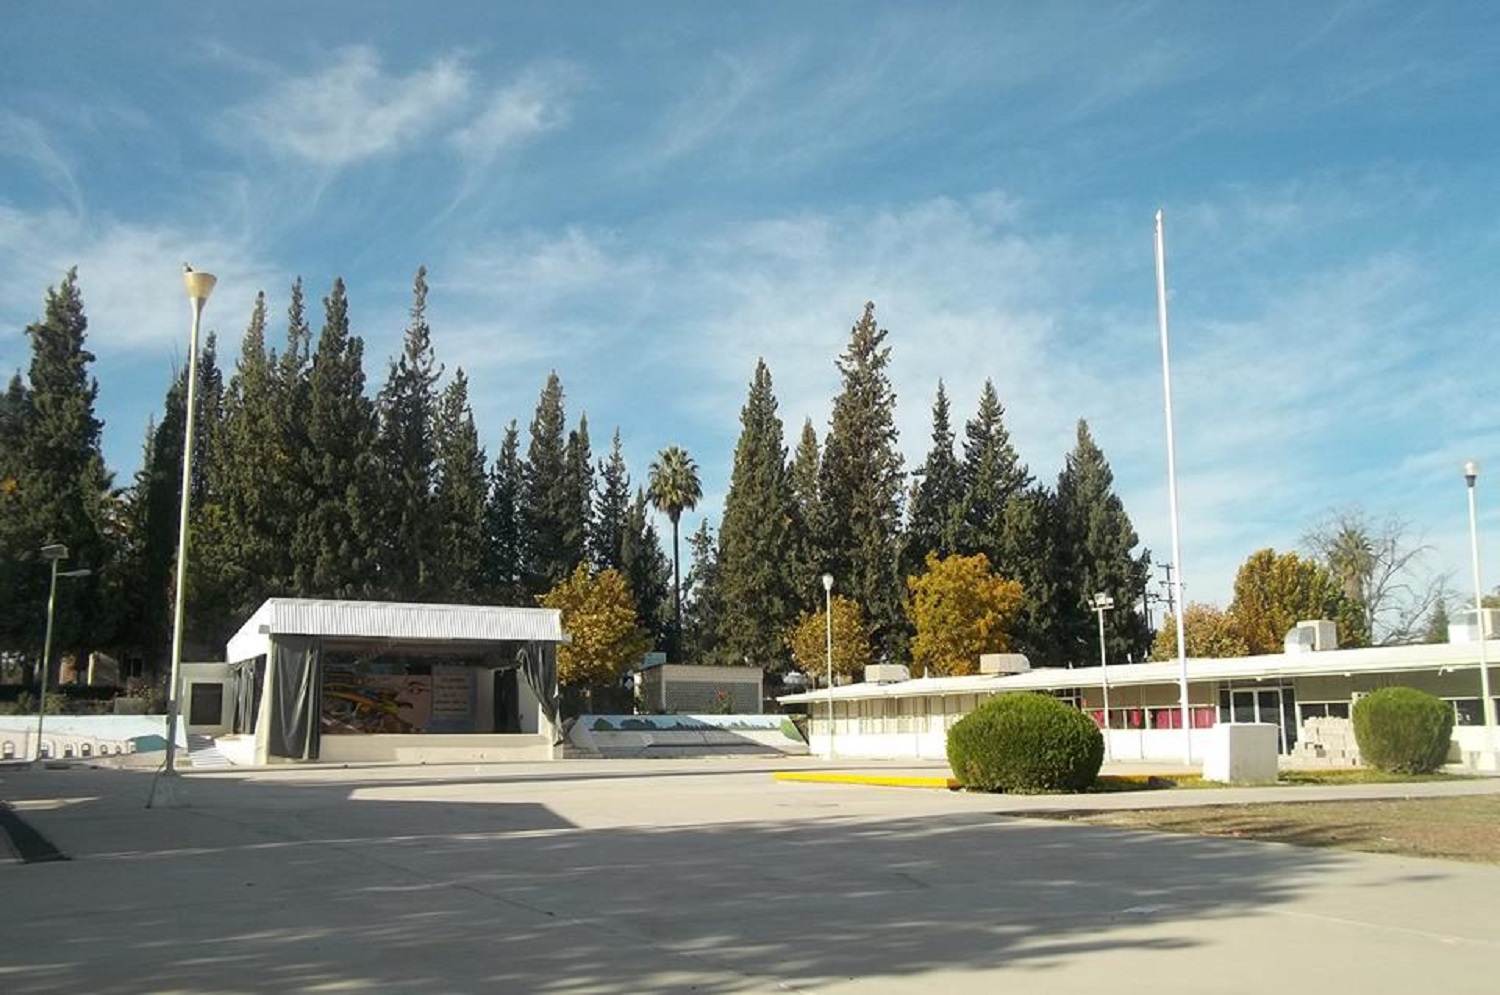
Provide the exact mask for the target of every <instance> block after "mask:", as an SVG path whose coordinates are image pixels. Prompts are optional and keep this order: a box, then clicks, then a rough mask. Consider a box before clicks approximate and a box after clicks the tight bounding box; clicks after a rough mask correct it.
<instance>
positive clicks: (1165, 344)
mask: <svg viewBox="0 0 1500 995" xmlns="http://www.w3.org/2000/svg"><path fill="white" fill-rule="evenodd" d="M1156 320H1157V324H1158V325H1159V326H1160V328H1161V383H1162V399H1163V405H1162V407H1163V408H1164V409H1165V411H1166V418H1167V506H1168V508H1169V509H1170V511H1171V516H1172V562H1173V563H1174V564H1175V565H1176V567H1177V570H1176V572H1175V573H1174V574H1173V575H1172V577H1173V584H1172V592H1171V597H1172V600H1173V602H1174V605H1173V611H1174V612H1175V613H1176V621H1177V686H1178V694H1179V696H1180V697H1181V699H1182V762H1183V763H1185V764H1189V765H1191V764H1192V762H1193V722H1192V715H1191V714H1190V710H1189V708H1188V667H1187V629H1186V627H1185V624H1184V620H1183V617H1182V616H1183V604H1182V537H1181V535H1180V533H1179V531H1178V528H1177V441H1176V438H1175V436H1174V434H1173V428H1172V349H1171V344H1170V342H1169V341H1168V337H1167V243H1166V234H1165V233H1164V232H1163V230H1162V217H1161V211H1157V212H1156Z"/></svg>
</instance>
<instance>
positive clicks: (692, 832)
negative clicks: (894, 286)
mask: <svg viewBox="0 0 1500 995" xmlns="http://www.w3.org/2000/svg"><path fill="white" fill-rule="evenodd" d="M765 776H766V777H767V779H768V775H765ZM500 780H503V779H500ZM391 783H393V782H379V785H380V786H382V787H385V786H389V785H390V784H391ZM395 783H399V782H395ZM423 783H426V784H434V783H443V782H430V781H429V782H423ZM145 788H146V778H145V777H144V776H142V775H138V774H128V773H121V772H103V771H93V772H86V773H82V772H81V773H79V774H71V773H70V774H65V775H59V776H55V777H53V778H51V779H50V780H48V781H45V782H43V781H41V780H36V781H32V782H28V781H27V780H26V779H25V778H24V777H10V778H6V779H4V780H0V794H3V795H4V797H5V798H7V799H8V800H10V801H12V802H15V803H17V805H18V808H19V809H20V810H21V811H22V814H23V815H24V816H25V818H27V820H28V821H30V822H32V823H33V824H34V825H36V826H37V827H38V828H39V829H41V830H42V831H43V832H44V833H46V834H48V835H49V836H51V837H53V838H54V839H55V840H56V841H57V842H58V843H59V844H60V845H62V846H63V847H64V848H66V849H69V851H70V852H71V853H72V855H73V857H74V859H73V860H72V861H71V862H68V863H60V864H49V865H26V866H22V865H19V864H16V865H9V866H7V865H5V864H0V891H3V893H4V894H5V895H6V896H7V900H6V901H5V902H4V903H0V905H3V911H0V927H3V931H4V937H5V940H4V942H5V944H6V948H7V958H6V961H7V965H6V966H5V967H4V968H3V970H0V988H4V990H5V991H7V992H9V993H11V995H20V993H40V992H78V991H90V992H93V993H96V995H121V993H127V992H144V991H174V992H189V991H191V992H238V991H293V990H308V989H313V988H318V987H326V988H328V989H329V990H332V989H334V988H338V989H340V990H350V991H366V992H368V991H386V992H442V991H505V992H583V991H588V992H601V993H622V995H623V993H639V992H659V991H675V990H691V991H696V992H703V993H717V992H732V991H745V990H777V989H778V988H779V989H781V990H786V989H797V988H801V987H812V986H819V985H826V984H830V983H834V982H836V981H837V980H838V979H852V978H859V979H883V981H885V982H886V983H888V984H893V985H894V986H895V987H901V983H902V982H903V980H904V981H905V983H906V984H909V985H911V986H912V990H918V989H920V988H923V987H926V986H927V985H928V984H929V983H931V981H932V979H930V978H928V977H927V976H928V975H930V974H933V973H934V972H944V973H949V974H952V973H957V974H959V975H963V974H968V973H970V972H984V971H989V970H993V969H995V968H998V967H1002V966H1006V967H1011V968H1015V967H1022V968H1025V969H1026V970H1028V971H1033V972H1035V978H1036V982H1035V990H1043V989H1044V988H1045V987H1046V984H1047V982H1046V977H1047V972H1048V971H1049V970H1051V969H1053V968H1056V967H1058V966H1059V965H1061V964H1063V963H1064V962H1066V961H1068V960H1070V959H1073V958H1077V957H1079V956H1080V955H1083V954H1086V953H1087V954H1099V953H1115V954H1119V953H1124V952H1127V951H1173V950H1183V949H1187V948H1190V947H1193V946H1195V945H1197V944H1199V943H1201V942H1202V940H1201V933H1200V932H1198V931H1197V929H1196V928H1195V927H1196V926H1197V925H1198V924H1201V923H1202V922H1203V921H1205V920H1210V919H1214V918H1220V917H1228V916H1239V915H1244V914H1246V913H1252V912H1255V911H1256V910H1261V909H1266V908H1268V907H1273V906H1276V905H1278V904H1279V903H1282V902H1285V901H1286V900H1288V898H1289V897H1290V896H1292V895H1293V894H1295V893H1296V892H1297V891H1298V890H1299V889H1302V888H1304V887H1307V886H1308V884H1309V882H1311V881H1313V880H1314V879H1315V878H1316V876H1317V874H1318V872H1319V869H1320V867H1322V866H1324V865H1325V864H1326V863H1328V862H1335V861H1337V860H1339V859H1340V858H1339V857H1337V856H1335V855H1326V854H1321V853H1318V852H1312V851H1293V850H1290V849H1284V848H1276V847H1254V846H1250V847H1247V846H1243V845H1239V844H1236V843H1234V842H1232V841H1217V840H1205V839H1199V838H1192V837H1173V836H1158V835H1152V834H1146V833H1135V832H1124V831H1119V830H1112V829H1104V828H1098V827H1090V826H1083V825H1057V824H1049V823H1039V822H1035V821H1026V820H1019V819H1012V818H1008V817H1003V816H996V815H993V814H987V813H984V812H981V811H975V810H969V811H961V812H953V813H946V814H941V815H937V816H924V817H919V818H916V817H913V818H897V819H884V820H881V819H874V818H871V817H869V816H863V817H858V818H854V817H844V816H841V815H839V814H838V813H837V810H835V811H834V812H833V813H832V814H828V813H813V814H806V813H804V814H801V815H799V816H796V817H792V818H787V819H782V818H779V817H778V818H762V819H756V820H750V821H740V822H727V823H718V824H702V825H692V826H687V827H667V828H664V827H646V828H642V827H639V826H636V827H631V826H628V825H622V826H620V827H617V828H603V829H597V828H596V829H589V828H581V827H579V826H577V825H575V824H574V823H572V822H570V821H569V820H567V819H565V818H562V817H560V816H559V815H558V814H557V813H556V812H554V811H552V809H551V808H550V807H549V806H547V805H545V804H536V803H532V802H524V801H507V800H506V799H505V797H504V795H503V793H502V794H500V795H497V796H496V798H495V799H494V800H492V801H485V802H464V801H431V802H423V801H405V800H403V801H390V800H365V799H351V791H352V782H343V783H318V784H313V783H299V784H294V785H289V784H286V783H266V782H263V781H261V780H257V779H254V778H251V779H247V780H244V781H235V780H230V779H218V778H215V779H197V778H195V779H193V780H192V797H193V801H192V807H191V808H188V809H183V810H176V811H162V810H145V809H143V808H141V807H140V805H139V804H138V803H137V800H138V799H144V797H145ZM764 790H765V791H768V792H769V791H773V790H775V789H774V788H772V787H771V786H770V784H769V780H767V784H766V786H765V788H764ZM643 791H644V793H643V794H641V795H640V796H639V797H637V798H636V799H635V800H634V802H629V803H625V804H627V805H628V804H636V805H640V806H650V805H653V804H657V803H658V802H657V800H655V799H653V797H652V796H651V794H650V793H649V789H643ZM28 792H32V793H34V794H35V797H34V798H32V799H30V804H27V802H28V799H27V794H28ZM791 797H792V798H793V801H794V803H795V801H796V799H797V796H791ZM766 808H767V810H768V811H769V810H770V805H769V804H768V805H767V806H766ZM621 816H622V818H621V821H622V822H625V823H628V822H630V821H632V820H631V818H630V816H631V812H630V811H629V810H628V808H627V809H626V810H622V812H621Z"/></svg>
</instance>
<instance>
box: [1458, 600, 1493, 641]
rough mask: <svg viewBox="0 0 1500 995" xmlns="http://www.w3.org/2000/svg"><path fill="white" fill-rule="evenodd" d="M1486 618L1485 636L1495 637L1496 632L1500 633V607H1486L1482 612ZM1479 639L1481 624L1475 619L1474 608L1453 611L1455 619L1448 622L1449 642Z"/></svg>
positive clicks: (1488, 637)
mask: <svg viewBox="0 0 1500 995" xmlns="http://www.w3.org/2000/svg"><path fill="white" fill-rule="evenodd" d="M1480 614H1481V616H1482V618H1483V619H1484V638H1485V639H1487V640H1488V639H1494V638H1495V635H1496V633H1500V608H1486V609H1484V611H1483V612H1481V613H1480ZM1478 641H1479V626H1478V625H1477V624H1476V623H1475V620H1474V609H1472V608H1465V609H1463V610H1462V611H1456V612H1454V613H1453V621H1452V622H1449V623H1448V642H1450V643H1477V642H1478Z"/></svg>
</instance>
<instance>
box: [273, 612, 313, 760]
mask: <svg viewBox="0 0 1500 995" xmlns="http://www.w3.org/2000/svg"><path fill="white" fill-rule="evenodd" d="M271 661H272V664H273V666H272V668H271V669H272V671H273V672H274V677H275V681H274V686H273V687H271V688H270V689H269V690H270V693H271V712H270V717H271V721H270V728H269V729H267V730H266V744H267V746H266V751H267V752H268V753H269V754H270V755H271V756H273V757H288V758H290V759H293V760H316V759H318V739H319V731H320V728H321V724H322V721H321V720H322V711H323V707H322V697H323V654H322V652H321V645H320V642H319V640H318V639H316V638H314V637H309V636H279V637H277V638H276V639H275V640H274V641H273V642H272V643H271Z"/></svg>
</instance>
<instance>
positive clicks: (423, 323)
mask: <svg viewBox="0 0 1500 995" xmlns="http://www.w3.org/2000/svg"><path fill="white" fill-rule="evenodd" d="M441 374H442V370H441V369H440V368H439V367H438V365H437V360H436V359H435V358H434V356H433V352H432V332H431V329H429V328H428V326H427V270H426V268H425V267H421V268H418V270H417V276H416V280H415V283H414V285H413V287H412V306H411V322H410V323H409V324H408V325H407V327H406V337H405V341H404V344H403V346H402V350H401V355H400V357H398V358H397V359H396V360H394V361H392V363H391V367H390V374H389V376H388V377H387V379H386V383H385V386H384V387H383V388H382V389H381V391H380V398H379V402H378V411H379V416H380V432H379V454H380V467H381V502H380V504H381V513H382V515H383V516H384V521H383V522H382V525H381V529H380V536H379V538H380V551H379V563H380V579H381V586H382V588H383V589H384V591H385V593H386V594H387V595H388V596H390V597H392V598H395V599H396V600H400V601H416V600H422V599H424V598H426V597H427V596H428V595H429V594H430V593H431V590H432V589H433V588H434V587H435V586H436V585H437V584H438V583H439V578H438V576H437V572H438V571H437V566H438V564H437V560H438V543H439V541H440V540H439V535H438V533H439V526H438V517H437V515H436V514H435V508H434V504H433V486H432V482H433V474H434V472H435V464H436V459H437V453H436V444H435V442H434V439H433V421H434V419H435V417H436V413H437V396H436V384H437V380H438V377H439V376H441Z"/></svg>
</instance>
